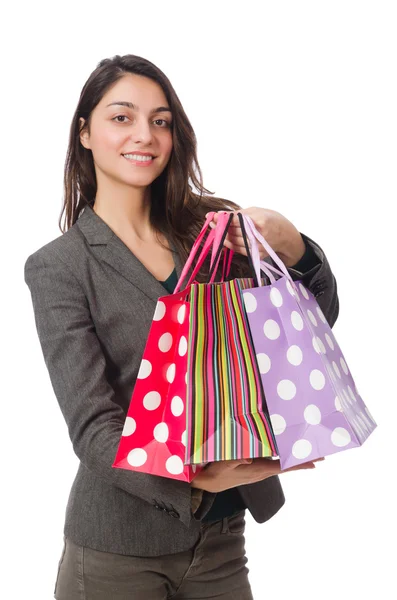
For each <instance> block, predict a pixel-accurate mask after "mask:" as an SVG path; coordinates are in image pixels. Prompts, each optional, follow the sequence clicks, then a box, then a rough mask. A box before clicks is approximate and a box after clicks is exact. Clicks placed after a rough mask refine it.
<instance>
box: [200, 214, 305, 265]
mask: <svg viewBox="0 0 397 600" xmlns="http://www.w3.org/2000/svg"><path fill="white" fill-rule="evenodd" d="M226 212H233V213H234V217H233V220H232V222H231V224H230V227H229V229H228V233H227V236H226V239H225V243H224V245H225V246H226V247H227V248H230V249H231V250H233V251H234V252H238V253H239V254H245V255H247V252H246V250H245V246H244V239H243V235H242V232H241V228H240V222H239V219H238V216H237V213H239V212H241V213H242V214H244V215H247V216H248V217H251V219H252V221H253V223H254V225H255V227H256V229H257V230H258V231H259V232H260V233H261V234H262V236H263V237H264V238H265V240H266V241H267V243H268V244H269V245H270V246H271V247H272V248H273V250H274V251H275V252H276V253H277V254H278V256H279V257H280V258H281V260H282V261H283V263H284V264H285V265H286V266H287V267H292V266H293V265H295V264H296V263H297V262H298V261H299V260H300V259H301V258H302V256H303V255H304V253H305V249H306V248H305V242H304V241H303V238H302V236H301V234H300V233H299V231H298V230H297V229H296V227H295V226H294V225H293V224H292V223H291V221H288V219H286V217H284V216H283V215H281V214H280V213H278V212H276V211H275V210H270V209H267V208H257V207H255V206H251V207H250V208H243V209H240V210H237V211H226ZM217 221H218V214H217V213H215V215H214V218H213V221H212V222H211V223H210V226H211V227H215V225H216V224H217ZM259 254H260V257H261V260H262V259H264V258H265V257H266V256H268V253H267V252H266V250H265V249H264V248H263V246H261V245H259Z"/></svg>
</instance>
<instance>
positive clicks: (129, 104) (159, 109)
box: [106, 100, 172, 115]
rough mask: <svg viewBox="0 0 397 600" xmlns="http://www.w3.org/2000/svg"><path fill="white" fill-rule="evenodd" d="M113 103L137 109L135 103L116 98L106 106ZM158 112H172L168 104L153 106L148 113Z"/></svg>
mask: <svg viewBox="0 0 397 600" xmlns="http://www.w3.org/2000/svg"><path fill="white" fill-rule="evenodd" d="M115 104H117V105H118V106H127V107H128V108H132V109H133V110H139V106H136V104H133V103H132V102H125V101H124V100H116V101H115V102H111V103H110V104H107V105H106V108H108V106H114V105H115ZM158 112H169V113H171V114H172V111H171V109H170V108H169V106H158V107H157V108H153V109H152V110H151V111H150V114H151V115H153V114H154V113H158Z"/></svg>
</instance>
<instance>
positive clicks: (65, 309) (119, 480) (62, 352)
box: [24, 250, 213, 527]
mask: <svg viewBox="0 0 397 600" xmlns="http://www.w3.org/2000/svg"><path fill="white" fill-rule="evenodd" d="M24 278H25V282H26V284H27V286H28V287H29V289H30V292H31V296H32V303H33V312H34V318H35V323H36V328H37V333H38V337H39V341H40V345H41V348H42V352H43V356H44V361H45V364H46V366H47V369H48V372H49V376H50V380H51V383H52V387H53V389H54V392H55V395H56V398H57V401H58V403H59V406H60V409H61V411H62V413H63V416H64V418H65V421H66V424H67V427H68V431H69V437H70V439H71V441H72V444H73V449H74V452H75V454H76V455H77V456H78V458H79V459H80V461H81V462H82V463H83V464H84V465H85V466H86V467H87V468H88V469H90V470H91V471H93V472H94V473H95V474H96V475H97V476H98V477H102V478H104V479H106V481H107V482H108V483H109V484H110V485H114V486H117V487H119V488H121V489H122V490H124V491H126V492H128V493H129V494H132V495H134V496H138V497H139V498H141V499H143V500H145V501H146V502H149V503H150V504H151V505H152V506H153V504H157V503H159V504H160V503H163V504H165V505H168V506H169V507H170V510H176V511H177V512H178V513H179V518H180V520H181V522H182V523H184V525H186V526H187V527H188V526H189V524H190V522H191V520H192V519H195V520H199V518H198V517H197V516H195V515H194V514H193V512H192V506H194V504H195V502H194V496H192V490H193V489H194V488H192V487H191V485H190V483H188V482H184V481H178V480H174V479H167V478H165V477H157V476H154V475H149V474H146V473H138V472H135V471H128V470H125V469H119V468H115V467H112V464H113V462H114V458H115V456H116V452H117V448H118V444H119V440H120V436H121V434H122V431H123V427H124V423H125V414H124V412H123V409H122V408H121V407H120V406H119V404H118V403H117V397H116V393H115V390H114V389H113V388H112V387H111V385H110V383H109V381H108V380H107V378H106V375H105V369H106V361H105V357H104V354H103V352H102V349H101V346H100V342H99V339H98V337H97V335H96V332H95V325H94V323H93V320H92V317H91V313H90V310H89V305H88V301H87V298H86V296H85V294H84V291H83V289H82V288H81V285H80V284H79V282H78V280H77V279H76V277H75V276H74V274H73V272H72V271H71V269H70V268H69V267H68V266H67V265H66V264H65V263H63V262H62V261H60V259H58V258H55V257H52V256H48V255H44V253H43V252H40V250H38V251H37V252H35V253H34V254H32V255H30V256H29V257H28V259H27V260H26V262H25V266H24ZM212 501H213V499H211V500H210V498H209V499H208V501H207V502H208V509H209V507H210V506H211V505H212ZM203 508H204V507H203ZM204 512H207V510H205V511H204Z"/></svg>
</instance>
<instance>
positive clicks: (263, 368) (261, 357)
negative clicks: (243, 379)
mask: <svg viewBox="0 0 397 600" xmlns="http://www.w3.org/2000/svg"><path fill="white" fill-rule="evenodd" d="M256 360H257V362H258V366H259V371H260V372H261V374H262V375H266V373H268V372H269V371H270V367H271V366H272V363H271V360H270V358H269V357H268V355H267V354H265V353H264V352H260V353H259V354H257V355H256Z"/></svg>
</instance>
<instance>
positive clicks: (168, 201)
mask: <svg viewBox="0 0 397 600" xmlns="http://www.w3.org/2000/svg"><path fill="white" fill-rule="evenodd" d="M196 172H197V173H198V175H199V178H198V177H197V176H196ZM189 181H190V182H191V183H192V184H193V185H194V186H195V188H196V189H197V190H198V191H199V193H198V194H197V193H195V192H193V189H192V186H191V185H190V183H189ZM64 183H65V200H64V208H63V210H64V211H66V225H67V228H66V231H65V229H61V231H62V232H63V235H61V236H60V237H58V238H56V239H55V240H52V241H51V242H49V243H48V244H46V245H45V246H43V247H42V248H40V249H39V250H37V251H36V252H34V253H33V254H32V255H30V256H29V257H28V259H27V261H26V263H25V281H26V283H27V285H28V286H29V289H30V291H31V294H32V302H33V308H34V315H35V321H36V326H37V332H38V336H39V339H40V343H41V347H42V350H43V355H44V359H45V362H46V365H47V368H48V371H49V375H50V378H51V382H52V385H53V388H54V392H55V394H56V397H57V400H58V402H59V405H60V408H61V410H62V412H63V415H64V417H65V420H66V423H67V426H68V430H69V435H70V438H71V441H72V443H73V448H74V451H75V453H76V455H77V456H78V457H79V459H80V464H79V468H78V472H77V474H76V478H75V481H74V483H73V486H72V489H71V492H70V496H69V502H68V506H67V510H66V520H65V526H64V547H63V551H62V555H61V559H60V561H59V568H58V575H57V580H56V584H55V590H54V597H55V598H57V599H58V600H66V599H67V600H74V599H77V598H79V599H82V598H85V599H87V600H91V599H95V600H102V599H103V600H105V599H106V600H110V599H111V600H127V598H128V600H140V599H145V600H148V599H150V600H160V599H161V600H166V599H167V598H173V599H174V600H178V599H182V598H215V597H216V598H223V599H225V600H226V599H228V600H229V599H230V600H232V599H234V598H236V599H237V598H238V599H239V600H246V599H249V598H252V592H251V589H250V584H249V580H248V568H247V567H246V562H247V558H246V556H245V547H244V524H245V520H244V515H245V510H246V509H247V508H248V510H250V512H251V514H252V515H253V517H254V518H255V519H256V521H257V522H259V523H262V522H264V521H266V520H268V519H269V518H271V517H272V516H273V515H274V514H275V513H276V512H277V511H278V510H279V509H280V508H281V506H282V505H283V503H284V495H283V492H282V488H281V486H280V482H279V478H278V476H277V474H278V473H280V465H279V461H268V460H266V459H255V460H254V461H243V460H242V461H230V462H218V463H213V464H210V465H208V466H207V468H206V469H204V471H202V472H201V473H200V474H199V475H198V476H197V477H196V478H195V479H194V480H193V482H192V483H191V484H189V483H187V482H182V481H176V480H173V479H167V478H163V477H155V476H151V475H147V474H143V473H138V472H132V471H127V470H123V469H117V468H112V463H113V461H114V457H115V455H116V450H117V447H118V443H119V440H120V436H121V434H122V431H123V426H124V422H125V416H126V413H127V410H128V406H129V401H130V398H131V393H132V390H133V387H134V383H135V381H136V377H137V374H138V370H139V366H140V361H141V358H142V354H143V350H144V347H145V343H146V338H147V334H148V331H149V328H150V324H151V321H152V318H153V313H154V310H155V306H156V302H157V298H158V297H159V296H162V295H164V293H165V291H164V290H165V289H166V290H167V291H169V292H170V293H171V292H172V290H173V289H174V287H175V284H176V282H177V280H178V278H179V276H180V274H181V270H182V267H183V264H184V262H185V261H186V258H187V256H188V253H189V250H190V248H191V246H192V244H193V242H194V240H195V238H196V237H197V235H198V233H199V231H200V229H201V227H202V224H203V222H204V220H205V215H206V213H208V212H209V211H215V212H217V211H220V210H228V211H237V210H239V209H241V207H239V205H237V204H235V203H234V202H231V201H226V200H223V199H221V198H213V197H210V196H208V195H206V194H205V193H207V194H211V192H209V190H206V188H204V187H203V185H202V177H201V172H200V168H199V165H198V162H197V155H196V138H195V135H194V132H193V129H192V127H191V125H190V122H189V120H188V118H187V116H186V114H185V112H184V110H183V108H182V105H181V103H180V101H179V99H178V97H177V95H176V93H175V91H174V89H173V87H172V85H171V83H170V82H169V80H168V79H167V77H166V76H165V75H164V73H162V72H161V71H160V70H159V69H158V68H157V67H156V66H155V65H153V64H152V63H151V62H149V61H148V60H145V59H143V58H141V57H138V56H133V55H127V56H123V57H121V56H115V57H114V58H112V59H106V60H103V61H101V62H100V63H99V65H98V67H97V69H96V70H95V71H94V72H93V73H92V74H91V75H90V77H89V79H88V81H87V82H86V84H85V85H84V88H83V90H82V93H81V96H80V100H79V102H78V106H77V109H76V112H75V114H74V117H73V121H72V125H71V131H70V140H69V148H68V154H67V160H66V165H65V180H64ZM62 212H63V211H62ZM242 212H245V213H246V214H248V215H250V216H251V218H252V219H253V221H254V223H255V225H256V226H257V227H258V228H259V229H260V230H261V232H262V233H263V235H264V237H265V238H266V239H267V240H268V241H269V243H270V245H271V246H272V247H273V248H274V249H275V251H276V252H277V253H278V254H279V256H280V257H281V258H282V260H284V262H285V264H286V265H287V266H288V267H290V268H291V269H292V268H294V269H295V271H291V272H293V273H294V274H295V275H297V276H302V277H303V278H304V280H305V282H306V284H307V285H308V286H309V287H310V289H311V290H312V291H313V293H315V294H316V295H317V297H318V300H319V303H320V305H321V308H322V310H323V312H324V314H325V316H326V318H327V319H328V321H329V323H330V324H331V326H332V325H333V324H334V322H335V320H336V318H337V315H338V310H339V309H338V297H337V290H336V282H335V278H334V276H333V274H332V272H331V269H330V267H329V264H328V261H327V259H326V257H325V255H324V253H323V251H322V250H321V248H320V247H319V246H318V245H317V244H316V243H315V242H314V241H313V240H311V239H310V238H308V237H307V236H305V235H304V234H301V233H299V232H298V231H297V229H296V228H295V227H294V226H293V224H292V223H290V222H289V221H288V220H287V219H286V218H285V217H283V216H282V215H280V214H279V213H277V212H275V211H272V210H265V209H262V208H256V207H251V208H248V209H244V210H242ZM216 217H217V215H215V217H214V222H216V220H217V219H216ZM225 245H226V246H227V247H229V248H231V249H233V250H234V251H235V252H236V254H235V255H234V257H233V263H232V270H231V272H230V275H229V278H234V277H239V276H244V275H245V276H250V275H251V273H250V271H249V268H248V261H247V256H246V253H245V249H244V243H243V239H242V237H241V230H240V228H239V226H238V219H237V215H235V217H234V220H233V226H232V227H231V229H230V230H229V233H228V236H227V238H226V241H225ZM263 257H264V255H263V254H262V258H263ZM208 268H209V264H208V261H206V262H205V264H204V267H203V269H202V270H201V272H200V275H199V276H198V277H197V280H198V281H206V275H207V274H208ZM296 271H298V273H297V272H296ZM302 273H303V275H302ZM314 466H315V465H314V463H313V462H308V463H305V464H304V465H300V466H299V468H313V467H314ZM295 468H297V467H294V469H295Z"/></svg>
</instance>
